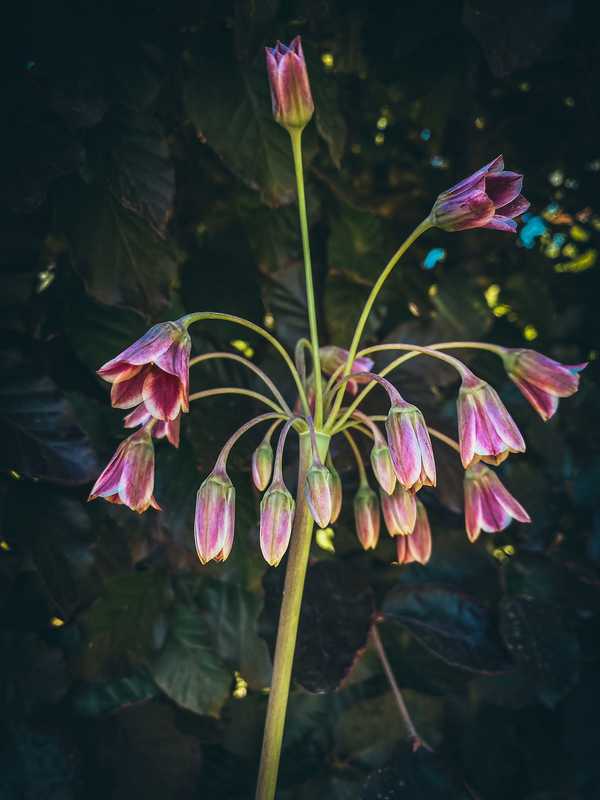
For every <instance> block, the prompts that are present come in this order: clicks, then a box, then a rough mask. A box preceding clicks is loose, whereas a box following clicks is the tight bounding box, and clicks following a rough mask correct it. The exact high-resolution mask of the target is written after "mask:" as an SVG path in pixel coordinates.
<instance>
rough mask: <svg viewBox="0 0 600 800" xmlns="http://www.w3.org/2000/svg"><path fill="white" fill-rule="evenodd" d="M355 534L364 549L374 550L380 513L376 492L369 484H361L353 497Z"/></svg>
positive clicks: (377, 537)
mask: <svg viewBox="0 0 600 800" xmlns="http://www.w3.org/2000/svg"><path fill="white" fill-rule="evenodd" d="M354 522H355V525H356V535H357V536H358V540H359V542H360V543H361V545H362V546H363V548H364V549H365V550H374V549H375V547H376V546H377V542H378V541H379V529H380V526H381V514H380V512H379V501H378V499H377V495H376V493H375V492H374V491H373V489H371V487H370V486H361V487H360V489H359V490H358V492H357V493H356V496H355V497H354Z"/></svg>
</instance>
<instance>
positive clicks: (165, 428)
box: [123, 403, 181, 447]
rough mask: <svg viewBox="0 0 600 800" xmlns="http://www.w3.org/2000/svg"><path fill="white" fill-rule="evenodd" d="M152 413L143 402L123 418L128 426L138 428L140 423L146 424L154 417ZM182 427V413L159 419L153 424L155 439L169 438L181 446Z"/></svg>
mask: <svg viewBox="0 0 600 800" xmlns="http://www.w3.org/2000/svg"><path fill="white" fill-rule="evenodd" d="M152 418H153V417H152V414H151V413H150V412H149V411H148V409H147V408H146V406H145V405H144V404H143V403H140V405H139V406H138V407H137V408H135V409H134V410H133V411H132V412H131V414H127V416H126V417H125V419H124V420H123V425H124V426H125V427H126V428H136V427H137V426H138V425H145V424H146V423H147V422H150V420H151V419H152ZM180 429H181V414H178V415H177V416H176V417H175V419H166V420H162V419H157V420H156V421H155V423H154V425H153V426H152V436H153V437H154V438H155V439H165V438H166V439H167V440H168V441H169V442H170V443H171V444H172V445H173V447H179V434H180Z"/></svg>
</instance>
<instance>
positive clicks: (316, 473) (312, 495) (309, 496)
mask: <svg viewBox="0 0 600 800" xmlns="http://www.w3.org/2000/svg"><path fill="white" fill-rule="evenodd" d="M304 494H305V495H306V502H307V503H308V507H309V509H310V513H311V514H312V517H313V519H314V521H315V522H316V523H317V525H318V526H319V528H326V527H327V526H328V525H329V523H330V522H331V514H332V511H333V496H332V494H333V492H332V479H331V473H330V472H329V470H328V469H327V467H324V466H323V465H322V464H313V465H312V466H311V467H310V468H309V470H308V472H307V473H306V483H305V485H304Z"/></svg>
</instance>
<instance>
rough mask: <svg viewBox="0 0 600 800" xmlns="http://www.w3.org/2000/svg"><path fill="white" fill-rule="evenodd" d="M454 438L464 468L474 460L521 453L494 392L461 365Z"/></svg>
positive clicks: (519, 440)
mask: <svg viewBox="0 0 600 800" xmlns="http://www.w3.org/2000/svg"><path fill="white" fill-rule="evenodd" d="M457 408H458V438H459V441H460V458H461V461H462V463H463V466H464V467H465V469H466V468H467V467H468V466H470V465H471V464H473V463H475V462H476V461H479V460H480V459H481V461H485V462H487V463H488V464H496V465H497V464H501V463H502V462H503V461H504V460H505V459H506V458H507V457H508V454H509V453H523V452H525V442H524V441H523V437H522V436H521V432H520V431H519V429H518V428H517V426H516V424H515V421H514V420H513V418H512V417H511V416H510V414H509V413H508V411H507V410H506V408H505V406H504V404H503V402H502V400H500V398H499V397H498V393H497V392H496V390H495V389H493V388H492V387H491V386H490V385H489V384H488V383H486V382H485V381H482V380H481V379H480V378H478V377H477V376H476V375H473V373H472V372H471V371H470V370H468V369H467V368H466V367H465V368H464V372H463V378H462V385H461V387H460V391H459V393H458V402H457Z"/></svg>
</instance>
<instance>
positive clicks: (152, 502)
mask: <svg viewBox="0 0 600 800" xmlns="http://www.w3.org/2000/svg"><path fill="white" fill-rule="evenodd" d="M150 507H151V508H153V509H154V510H155V511H162V508H161V506H159V505H158V502H157V500H156V497H154V495H152V497H151V498H150Z"/></svg>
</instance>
